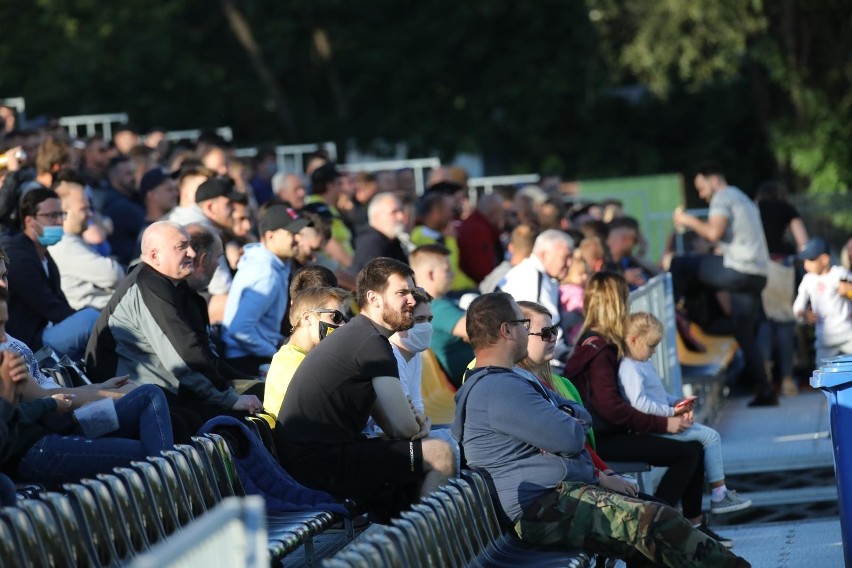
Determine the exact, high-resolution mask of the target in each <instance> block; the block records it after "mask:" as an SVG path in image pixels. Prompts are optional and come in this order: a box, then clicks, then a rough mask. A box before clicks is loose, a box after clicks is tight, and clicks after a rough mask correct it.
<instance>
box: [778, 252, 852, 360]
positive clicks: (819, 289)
mask: <svg viewBox="0 0 852 568" xmlns="http://www.w3.org/2000/svg"><path fill="white" fill-rule="evenodd" d="M798 257H799V258H800V259H801V260H803V261H804V263H805V271H807V274H805V276H804V278H802V283H801V284H799V293H798V295H797V296H796V300H795V301H794V302H793V313H794V314H795V315H796V318H797V319H799V321H805V322H807V323H809V324H815V325H816V339H815V340H814V347H815V348H816V364H817V366H819V365H820V364H822V362H823V361H824V360H826V359H830V358H831V357H835V356H837V355H845V354H848V353H852V302H850V299H849V296H847V294H849V292H850V291H852V283H850V282H848V281H847V279H848V278H849V271H848V270H846V269H845V268H844V267H842V266H832V265H831V257H829V255H828V244H826V242H825V241H824V240H822V239H820V238H818V237H817V238H813V239H811V240H809V241H808V242H807V244H806V245H805V247H804V248H803V249H802V250H801V251H800V252H799V255H798Z"/></svg>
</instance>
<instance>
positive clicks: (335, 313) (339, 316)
mask: <svg viewBox="0 0 852 568" xmlns="http://www.w3.org/2000/svg"><path fill="white" fill-rule="evenodd" d="M311 311H312V312H314V313H315V314H331V321H332V322H333V323H334V325H340V324H342V323H346V322H348V321H349V318H347V317H346V316H345V315H343V312H341V311H340V310H329V309H327V308H317V309H315V310H311Z"/></svg>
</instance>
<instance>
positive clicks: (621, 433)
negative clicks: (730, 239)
mask: <svg viewBox="0 0 852 568" xmlns="http://www.w3.org/2000/svg"><path fill="white" fill-rule="evenodd" d="M627 302H628V290H627V282H625V280H624V278H623V277H622V276H620V275H618V274H615V273H612V272H598V273H596V274H593V275H592V276H591V277H589V280H588V282H587V283H586V293H585V299H584V301H583V309H584V312H585V321H584V323H583V329H582V330H581V333H580V337H579V338H578V339H577V344H576V345H575V346H574V351H573V352H572V353H571V356H570V357H569V358H568V361H567V362H566V364H565V376H566V377H568V378H570V379H571V380H572V381H573V383H574V386H576V387H577V390H578V391H579V393H580V396H581V397H582V399H583V404H584V405H585V406H586V408H587V409H588V410H589V412H590V413H591V415H592V418H593V420H594V424H595V438H596V440H597V449H598V453H599V454H600V456H601V458H603V459H604V460H610V461H644V462H647V463H649V464H651V465H654V466H659V467H667V468H668V470H667V471H666V473H665V475H663V477H662V479H661V480H660V484H659V485H658V486H657V491H656V493H655V494H654V495H655V496H656V497H657V498H659V499H661V500H662V501H664V502H665V503H666V504H668V505H671V506H675V505H676V504H677V502H678V501H680V502H681V505H682V507H683V516H684V517H686V518H687V519H688V520H689V521H690V522H692V524H693V526H695V527H696V528H698V529H699V530H701V531H702V532H704V533H705V534H706V535H708V536H710V537H711V538H713V539H715V540H716V541H718V542H720V543H722V544H723V545H725V546H727V547H730V546H732V545H733V542H732V541H731V540H730V539H726V538H723V537H721V536H719V535H718V534H716V533H715V532H713V531H712V530H711V529H710V528H708V527H707V525H706V524H705V523H704V522H703V515H702V511H701V499H702V494H703V484H704V448H703V447H702V446H701V444H700V443H698V442H682V441H678V440H673V439H671V438H665V437H662V436H657V435H656V434H665V433H666V432H668V433H671V434H675V433H677V432H681V431H683V430H686V429H687V428H688V427H689V426H691V422H690V421H689V419H688V418H687V417H685V416H684V415H680V416H669V417H664V416H654V415H652V414H646V413H644V412H640V411H639V410H636V409H635V408H633V407H632V406H630V405H629V404H628V403H627V401H626V400H624V398H622V396H621V393H619V392H618V362H619V360H620V359H621V358H622V357H623V355H624V324H625V322H626V321H627V315H628V311H627Z"/></svg>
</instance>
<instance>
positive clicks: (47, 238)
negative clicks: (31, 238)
mask: <svg viewBox="0 0 852 568" xmlns="http://www.w3.org/2000/svg"><path fill="white" fill-rule="evenodd" d="M63 232H64V231H63V230H62V227H61V226H60V227H55V226H49V227H42V228H41V234H40V235H39V236H38V244H40V245H41V246H43V247H49V246H51V245H55V244H56V243H58V242H59V241H61V240H62V233H63Z"/></svg>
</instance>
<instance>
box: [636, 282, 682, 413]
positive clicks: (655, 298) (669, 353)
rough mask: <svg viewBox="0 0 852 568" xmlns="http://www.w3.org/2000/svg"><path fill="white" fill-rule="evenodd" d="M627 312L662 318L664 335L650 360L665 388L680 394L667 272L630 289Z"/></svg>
mask: <svg viewBox="0 0 852 568" xmlns="http://www.w3.org/2000/svg"><path fill="white" fill-rule="evenodd" d="M630 312H631V313H634V312H650V313H652V314H654V315H655V316H657V319H659V320H660V321H661V322H663V328H664V329H663V339H662V341H660V344H659V345H658V346H657V350H656V351H655V352H654V356H653V357H652V358H651V360H652V361H653V362H654V367H655V368H656V369H657V373H659V375H660V378H661V379H662V380H663V386H664V387H666V391H667V392H670V393H672V394H674V395H676V396H678V397H680V396H682V395H683V375H682V374H681V369H680V360H679V359H678V356H677V336H676V335H675V334H676V333H677V328H676V325H675V305H674V290H673V289H672V276H671V274H669V273H668V272H664V273H662V274H658V275H656V276H654V277H653V278H651V279H650V280H648V281H647V282H646V283H645V285H644V286H641V287H639V288H637V289H636V290H633V291H632V292H630Z"/></svg>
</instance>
